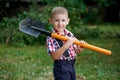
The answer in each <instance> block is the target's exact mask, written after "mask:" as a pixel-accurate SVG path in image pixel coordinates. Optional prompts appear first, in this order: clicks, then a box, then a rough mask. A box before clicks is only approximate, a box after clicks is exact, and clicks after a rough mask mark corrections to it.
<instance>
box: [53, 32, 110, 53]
mask: <svg viewBox="0 0 120 80" xmlns="http://www.w3.org/2000/svg"><path fill="white" fill-rule="evenodd" d="M51 37H54V38H56V39H60V40H63V41H67V40H68V38H66V37H64V36H61V35H58V34H56V33H51ZM74 44H76V45H80V46H81V47H84V48H88V49H90V50H93V51H96V52H99V53H103V54H106V55H111V51H109V50H106V49H103V48H100V47H97V46H94V45H91V44H88V43H84V44H82V43H80V41H75V42H74Z"/></svg>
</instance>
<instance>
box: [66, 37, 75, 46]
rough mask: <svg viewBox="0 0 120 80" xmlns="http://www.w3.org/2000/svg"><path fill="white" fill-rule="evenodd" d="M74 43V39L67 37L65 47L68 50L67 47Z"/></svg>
mask: <svg viewBox="0 0 120 80" xmlns="http://www.w3.org/2000/svg"><path fill="white" fill-rule="evenodd" d="M74 41H76V39H75V38H72V37H68V40H67V42H66V43H65V47H66V48H68V47H69V46H71V45H72V44H73V42H74Z"/></svg>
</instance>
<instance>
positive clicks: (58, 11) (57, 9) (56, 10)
mask: <svg viewBox="0 0 120 80" xmlns="http://www.w3.org/2000/svg"><path fill="white" fill-rule="evenodd" d="M56 14H65V15H67V16H68V11H67V9H66V8H64V7H61V6H59V7H55V8H53V9H52V11H51V18H52V17H53V16H54V15H56Z"/></svg>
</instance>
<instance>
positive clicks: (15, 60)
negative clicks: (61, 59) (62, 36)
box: [0, 39, 120, 80]
mask: <svg viewBox="0 0 120 80" xmlns="http://www.w3.org/2000/svg"><path fill="white" fill-rule="evenodd" d="M86 41H87V42H89V43H90V44H93V45H96V46H99V47H103V48H105V49H108V50H111V51H112V55H111V56H107V55H104V54H100V53H97V52H94V51H91V50H88V49H84V51H83V52H82V53H81V54H79V55H78V56H77V61H76V64H75V67H76V74H77V80H80V78H83V77H84V78H85V80H119V79H120V62H119V61H120V51H119V50H120V43H119V41H120V40H119V39H110V40H108V39H94V40H86ZM52 67H53V60H52V59H51V58H50V56H48V54H47V51H46V47H45V46H42V45H40V46H25V47H21V48H20V47H19V48H16V47H12V46H9V45H5V44H0V80H53V75H52ZM83 80H84V79H83Z"/></svg>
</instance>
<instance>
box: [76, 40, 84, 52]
mask: <svg viewBox="0 0 120 80" xmlns="http://www.w3.org/2000/svg"><path fill="white" fill-rule="evenodd" d="M80 43H81V44H84V43H86V42H85V41H83V40H81V41H80ZM76 46H77V47H76V48H75V52H76V53H79V52H81V51H83V49H84V48H83V47H81V46H80V45H76Z"/></svg>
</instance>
